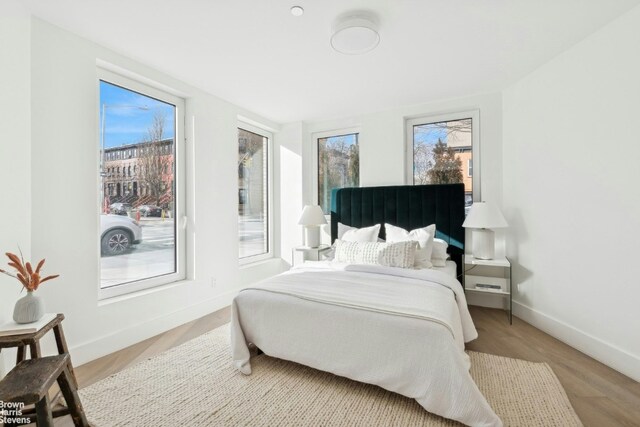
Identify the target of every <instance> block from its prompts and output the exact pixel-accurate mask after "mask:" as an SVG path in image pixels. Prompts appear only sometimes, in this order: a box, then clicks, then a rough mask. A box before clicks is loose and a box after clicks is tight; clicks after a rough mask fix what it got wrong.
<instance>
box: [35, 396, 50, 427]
mask: <svg viewBox="0 0 640 427" xmlns="http://www.w3.org/2000/svg"><path fill="white" fill-rule="evenodd" d="M36 416H37V420H36V425H37V426H38V427H53V415H51V407H50V406H49V395H48V394H45V395H44V397H43V398H42V399H40V400H39V401H38V403H36Z"/></svg>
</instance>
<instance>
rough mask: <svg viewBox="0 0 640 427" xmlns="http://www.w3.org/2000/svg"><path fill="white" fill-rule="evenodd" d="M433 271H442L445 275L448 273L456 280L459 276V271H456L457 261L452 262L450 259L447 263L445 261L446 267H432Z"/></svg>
mask: <svg viewBox="0 0 640 427" xmlns="http://www.w3.org/2000/svg"><path fill="white" fill-rule="evenodd" d="M431 268H432V269H433V270H435V271H441V272H443V273H446V274H447V275H449V276H451V277H453V278H454V279H455V278H456V275H457V271H456V263H455V261H451V260H450V259H448V260H447V261H445V265H444V267H435V266H434V267H431Z"/></svg>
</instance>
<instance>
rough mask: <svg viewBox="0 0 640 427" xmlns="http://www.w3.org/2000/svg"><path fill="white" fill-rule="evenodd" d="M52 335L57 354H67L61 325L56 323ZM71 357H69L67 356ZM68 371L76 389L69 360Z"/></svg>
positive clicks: (76, 382)
mask: <svg viewBox="0 0 640 427" xmlns="http://www.w3.org/2000/svg"><path fill="white" fill-rule="evenodd" d="M53 334H54V335H55V337H56V346H57V347H58V354H65V353H69V349H68V348H67V340H66V338H65V337H64V329H62V324H61V323H58V324H57V325H56V326H54V327H53ZM69 357H71V355H69ZM69 371H71V379H72V381H73V382H74V383H75V386H76V388H79V387H78V379H77V378H76V373H75V372H74V371H73V364H72V363H71V360H69Z"/></svg>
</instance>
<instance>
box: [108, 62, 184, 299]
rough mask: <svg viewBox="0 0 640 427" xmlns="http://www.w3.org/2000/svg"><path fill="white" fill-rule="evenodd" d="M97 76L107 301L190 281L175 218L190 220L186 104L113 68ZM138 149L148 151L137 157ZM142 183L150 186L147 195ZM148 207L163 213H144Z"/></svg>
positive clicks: (182, 237)
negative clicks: (187, 211) (186, 199)
mask: <svg viewBox="0 0 640 427" xmlns="http://www.w3.org/2000/svg"><path fill="white" fill-rule="evenodd" d="M99 75H100V80H99V89H100V105H99V111H100V138H99V142H100V148H99V150H100V171H99V172H100V177H101V180H102V185H101V190H100V191H101V194H100V197H99V200H100V204H99V205H100V208H99V210H100V230H99V238H100V297H101V298H108V297H111V296H116V295H121V294H125V293H129V292H134V291H137V290H141V289H146V288H150V287H154V286H159V285H163V284H166V283H170V282H175V281H178V280H182V279H184V278H185V277H186V274H185V265H186V264H185V255H186V246H185V242H184V230H183V229H182V228H181V227H179V226H178V223H179V222H180V221H178V220H177V219H179V218H183V217H184V215H185V211H184V207H185V204H184V196H185V187H184V182H185V179H184V168H183V166H184V164H185V161H184V145H183V141H184V139H183V138H182V134H183V131H182V124H183V123H184V119H183V114H184V113H183V111H184V101H183V100H182V99H180V98H177V97H175V96H173V95H171V94H168V93H165V92H163V91H160V90H158V89H156V88H153V87H150V86H147V85H143V84H142V83H139V82H136V81H133V80H130V79H128V78H125V77H122V76H120V75H117V74H114V73H111V72H108V71H104V70H100V72H99ZM121 146H128V148H127V149H117V147H121ZM140 147H144V148H145V154H144V155H140V156H138V157H136V158H133V155H134V153H135V152H136V150H137V149H138V148H140ZM164 147H169V148H168V149H166V148H164ZM138 152H141V151H140V150H138ZM166 165H175V167H169V168H165V166H166ZM132 166H133V167H132ZM132 169H133V171H134V173H135V171H140V172H139V173H138V174H137V177H136V180H137V181H139V182H133V180H132V179H131V176H132V174H131V172H132ZM105 171H116V173H105ZM121 171H122V173H121ZM142 171H144V173H142ZM173 182H175V183H176V184H177V185H167V183H169V184H170V183H173ZM139 185H144V186H145V188H147V189H148V191H147V192H146V193H145V195H144V196H143V195H142V192H141V191H139ZM142 205H154V206H158V207H160V208H161V210H162V215H161V216H160V217H153V216H149V217H146V216H145V215H141V211H139V210H138V209H139V207H140V206H142Z"/></svg>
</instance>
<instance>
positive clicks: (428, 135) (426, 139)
mask: <svg viewBox="0 0 640 427" xmlns="http://www.w3.org/2000/svg"><path fill="white" fill-rule="evenodd" d="M413 137H414V139H413V141H414V143H417V144H428V145H435V144H436V143H437V142H438V139H441V140H442V142H444V143H446V142H447V131H446V129H444V128H443V127H442V126H434V125H433V124H427V125H420V126H415V127H414V130H413Z"/></svg>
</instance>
